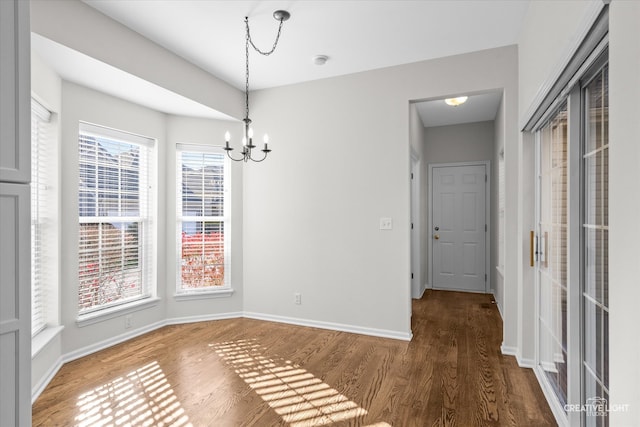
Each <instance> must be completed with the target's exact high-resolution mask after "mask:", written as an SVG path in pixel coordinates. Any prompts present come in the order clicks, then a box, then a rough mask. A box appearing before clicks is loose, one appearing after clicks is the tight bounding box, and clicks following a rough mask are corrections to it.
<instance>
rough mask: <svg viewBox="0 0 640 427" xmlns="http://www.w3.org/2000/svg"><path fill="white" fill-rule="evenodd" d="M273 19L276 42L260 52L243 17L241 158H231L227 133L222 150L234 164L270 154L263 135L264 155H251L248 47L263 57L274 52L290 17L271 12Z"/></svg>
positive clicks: (256, 160) (266, 137)
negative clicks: (243, 54) (243, 107)
mask: <svg viewBox="0 0 640 427" xmlns="http://www.w3.org/2000/svg"><path fill="white" fill-rule="evenodd" d="M273 17H274V18H275V19H276V20H277V21H280V25H279V26H278V34H277V35H276V40H275V41H274V42H273V47H272V48H271V50H269V51H262V50H260V49H258V47H256V45H255V44H254V43H253V40H251V32H250V31H249V17H247V16H245V17H244V23H245V27H246V35H245V46H244V51H245V59H246V61H245V86H244V97H245V116H244V119H242V121H243V122H244V125H243V137H242V151H241V152H240V154H242V157H240V158H235V157H233V156H231V151H233V148H232V147H230V146H229V141H230V140H231V134H230V133H229V132H228V131H227V132H226V133H225V135H224V141H225V144H224V150H225V151H226V152H227V156H229V158H230V159H231V160H233V161H236V162H240V161H244V162H248V161H249V160H251V161H253V162H261V161H263V160H264V159H266V158H267V155H268V154H269V153H270V152H271V150H270V149H269V136H268V135H267V134H265V135H264V148H263V149H262V150H260V151H262V152H263V153H264V155H263V156H262V158H261V159H255V158H253V156H252V155H251V153H252V150H253V149H254V148H256V146H255V145H254V144H253V129H252V128H251V119H250V118H249V45H251V47H253V49H254V50H255V51H256V52H258V53H260V54H261V55H264V56H269V55H271V54H272V53H273V52H274V51H275V50H276V46H277V45H278V40H280V32H281V31H282V24H283V23H284V21H286V20H287V19H289V17H291V14H289V12H287V11H286V10H276V11H275V12H273Z"/></svg>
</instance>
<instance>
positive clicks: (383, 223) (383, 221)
mask: <svg viewBox="0 0 640 427" xmlns="http://www.w3.org/2000/svg"><path fill="white" fill-rule="evenodd" d="M391 229H393V221H392V220H391V218H380V230H391Z"/></svg>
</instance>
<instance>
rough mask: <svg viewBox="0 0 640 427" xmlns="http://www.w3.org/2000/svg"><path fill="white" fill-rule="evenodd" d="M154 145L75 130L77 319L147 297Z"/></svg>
mask: <svg viewBox="0 0 640 427" xmlns="http://www.w3.org/2000/svg"><path fill="white" fill-rule="evenodd" d="M153 147H154V140H153V139H150V138H146V137H141V136H138V135H133V134H130V133H126V132H122V131H118V130H115V129H110V128H105V127H101V126H96V125H91V124H87V123H81V124H80V134H79V139H78V154H79V188H78V214H79V248H78V261H79V265H78V279H79V288H78V303H79V311H80V313H81V314H82V313H86V312H91V311H95V310H98V309H102V308H106V307H111V306H114V305H118V304H122V303H126V302H129V301H133V300H136V299H141V298H146V297H148V296H150V295H151V283H152V278H153V274H152V271H153V263H152V259H153V258H152V253H153V247H152V242H153V238H152V236H153V233H152V227H151V222H152V216H151V207H152V205H153V203H152V191H151V183H152V166H153V164H154V162H153V159H152V157H153V152H154V151H153Z"/></svg>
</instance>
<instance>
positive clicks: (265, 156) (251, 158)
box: [249, 150, 271, 163]
mask: <svg viewBox="0 0 640 427" xmlns="http://www.w3.org/2000/svg"><path fill="white" fill-rule="evenodd" d="M269 151H271V150H269ZM263 153H264V156H263V157H262V158H261V159H260V160H256V159H254V158H253V157H251V153H249V159H250V160H251V161H252V162H256V163H260V162H262V161H264V159H266V158H267V155H268V154H269V152H266V153H265V152H264V151H263Z"/></svg>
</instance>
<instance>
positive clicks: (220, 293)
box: [173, 288, 235, 301]
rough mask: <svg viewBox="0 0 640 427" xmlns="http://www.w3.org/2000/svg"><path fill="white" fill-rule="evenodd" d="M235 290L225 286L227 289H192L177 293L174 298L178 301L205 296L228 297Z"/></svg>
mask: <svg viewBox="0 0 640 427" xmlns="http://www.w3.org/2000/svg"><path fill="white" fill-rule="evenodd" d="M234 292H235V291H234V290H233V288H225V289H215V290H206V291H191V292H184V293H179V294H175V295H174V296H173V298H175V300H176V301H190V300H196V299H205V298H228V297H230V296H231V295H233V293H234Z"/></svg>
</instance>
